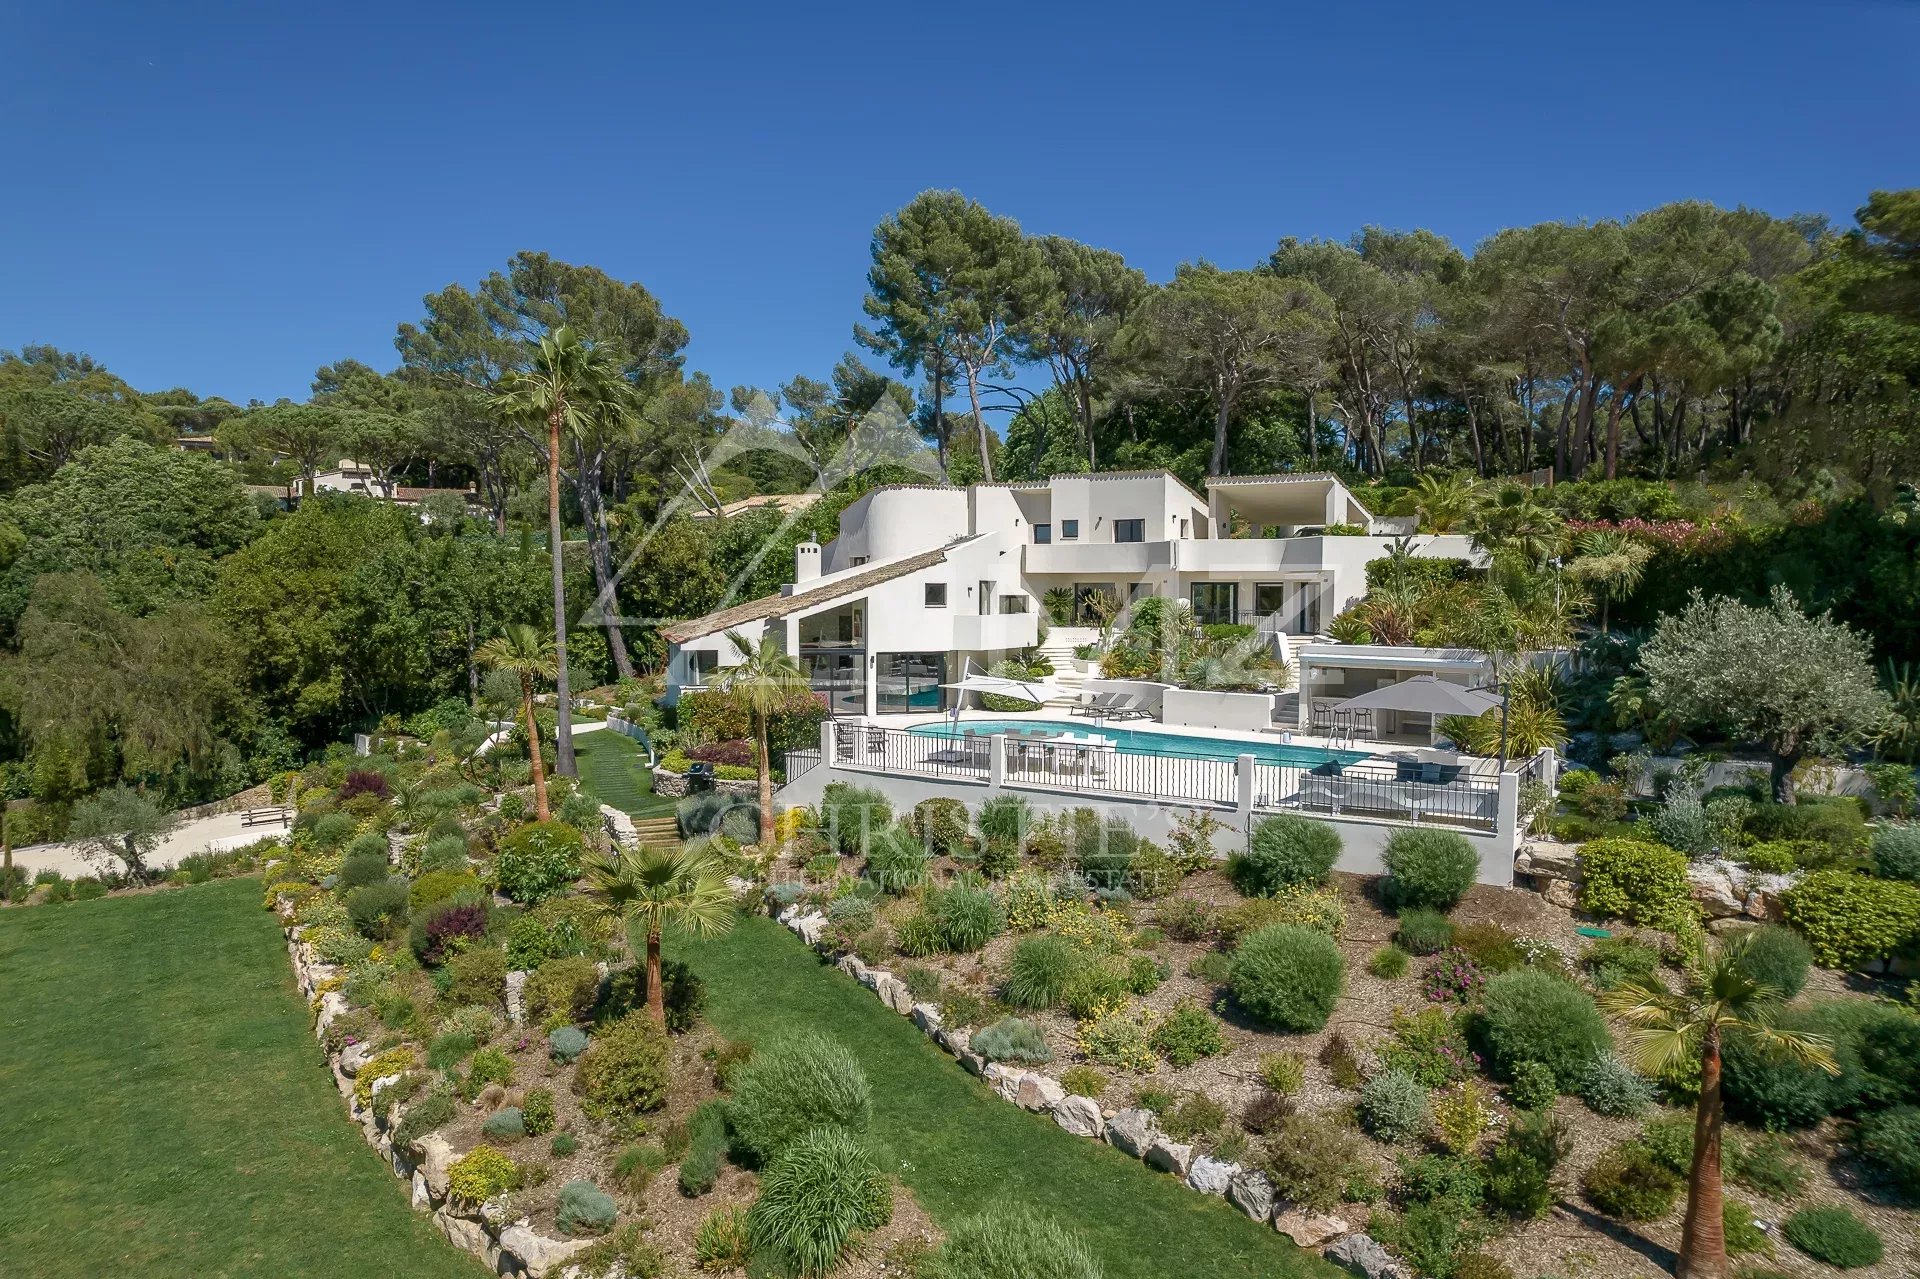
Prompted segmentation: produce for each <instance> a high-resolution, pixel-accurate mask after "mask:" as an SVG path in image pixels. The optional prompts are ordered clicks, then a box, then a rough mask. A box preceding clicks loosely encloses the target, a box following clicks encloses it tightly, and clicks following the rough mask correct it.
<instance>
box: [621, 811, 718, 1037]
mask: <svg viewBox="0 0 1920 1279" xmlns="http://www.w3.org/2000/svg"><path fill="white" fill-rule="evenodd" d="M586 897H587V900H588V901H589V902H591V903H593V905H594V908H595V909H596V910H597V911H598V912H599V913H600V914H601V916H602V917H604V918H610V919H615V920H618V921H621V922H622V923H625V924H630V925H634V926H637V927H639V928H641V929H643V930H644V931H645V933H646V938H647V954H646V965H647V1016H649V1017H651V1018H652V1019H653V1020H654V1021H655V1022H656V1023H657V1024H659V1025H662V1026H664V1025H666V1024H667V1001H666V993H665V991H664V990H663V989H662V984H663V983H662V981H661V977H660V939H661V937H662V935H664V934H665V932H666V930H667V929H668V928H678V929H680V930H682V931H683V932H687V933H691V934H692V935H693V936H695V937H718V936H719V935H721V934H722V933H724V932H726V931H727V930H729V929H731V928H732V927H733V920H734V908H733V892H732V890H731V889H729V888H728V887H727V882H726V876H725V873H724V872H723V870H722V868H721V866H720V863H719V861H718V859H717V858H715V857H714V855H713V850H712V847H711V845H708V844H704V843H703V844H688V845H686V846H684V847H681V848H678V849H661V848H645V847H641V848H622V849H619V850H618V851H616V852H614V853H613V854H612V855H607V854H596V855H595V856H594V857H593V858H592V859H591V860H590V861H589V862H588V863H587V892H586Z"/></svg>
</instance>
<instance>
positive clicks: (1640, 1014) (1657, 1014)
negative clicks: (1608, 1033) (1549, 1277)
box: [1600, 941, 1839, 1279]
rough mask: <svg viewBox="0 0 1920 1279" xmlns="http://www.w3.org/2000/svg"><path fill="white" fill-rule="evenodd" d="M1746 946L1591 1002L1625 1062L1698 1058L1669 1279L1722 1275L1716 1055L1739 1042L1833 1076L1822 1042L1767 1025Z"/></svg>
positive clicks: (1660, 1065) (1698, 956) (1652, 1066)
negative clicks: (1616, 1035) (1689, 1163)
mask: <svg viewBox="0 0 1920 1279" xmlns="http://www.w3.org/2000/svg"><path fill="white" fill-rule="evenodd" d="M1747 945H1748V943H1747V942H1744V941H1743V942H1735V943H1733V944H1731V945H1728V946H1724V947H1722V948H1720V949H1719V950H1718V951H1714V952H1699V951H1696V953H1695V954H1694V956H1693V958H1692V960H1691V962H1690V963H1689V964H1688V967H1687V971H1686V974H1685V979H1684V983H1683V985H1682V987H1681V989H1680V990H1679V991H1678V992H1677V993H1676V992H1673V991H1669V990H1667V989H1665V988H1664V987H1663V986H1661V985H1659V983H1658V982H1656V981H1652V980H1633V981H1628V982H1625V983H1623V984H1621V985H1620V986H1618V987H1616V988H1615V989H1613V990H1611V991H1608V992H1606V993H1605V994H1602V995H1601V996H1600V1006H1601V1007H1602V1008H1603V1009H1605V1010H1606V1011H1607V1012H1608V1013H1610V1014H1611V1015H1612V1016H1614V1017H1616V1018H1618V1019H1619V1020H1620V1021H1622V1022H1624V1023H1625V1024H1626V1026H1627V1041H1628V1044H1629V1047H1630V1051H1631V1053H1632V1055H1633V1057H1634V1058H1635V1064H1636V1065H1638V1066H1639V1067H1640V1068H1641V1069H1642V1070H1644V1071H1646V1072H1647V1073H1648V1074H1652V1075H1660V1074H1665V1073H1667V1072H1670V1071H1672V1070H1674V1069H1675V1068H1684V1067H1687V1066H1689V1065H1690V1064H1691V1062H1692V1060H1693V1056H1694V1054H1696V1053H1698V1054H1699V1058H1700V1100H1699V1101H1698V1103H1696V1104H1695V1106H1694V1112H1693V1167H1692V1169H1691V1172H1690V1174H1689V1176H1688V1178H1687V1216H1686V1222H1685V1224H1684V1225H1683V1226H1682V1227H1681V1234H1680V1262H1679V1265H1678V1266H1677V1267H1676V1268H1675V1271H1674V1273H1675V1274H1676V1275H1677V1276H1678V1279H1724V1276H1725V1275H1726V1273H1727V1241H1726V1234H1725V1231H1724V1229H1723V1227H1722V1224H1721V1215H1720V1214H1721V1208H1722V1199H1721V1174H1720V1134H1721V1128H1722V1125H1723V1117H1722V1114H1721V1097H1720V1054H1721V1050H1722V1048H1723V1047H1724V1046H1725V1044H1726V1043H1727V1042H1728V1041H1729V1040H1733V1039H1740V1040H1743V1041H1745V1042H1747V1043H1749V1044H1751V1045H1752V1046H1753V1047H1755V1048H1757V1049H1759V1050H1760V1051H1762V1052H1766V1053H1769V1054H1772V1055H1776V1056H1785V1057H1790V1058H1794V1059H1796V1060H1799V1061H1802V1062H1805V1063H1807V1064H1809V1065H1813V1066H1818V1067H1819V1068H1820V1069H1822V1070H1825V1071H1827V1072H1829V1073H1831V1074H1838V1073H1839V1067H1838V1066H1837V1065H1836V1064H1835V1063H1834V1058H1833V1049H1832V1045H1831V1044H1829V1043H1828V1042H1827V1041H1826V1040H1825V1039H1823V1038H1822V1037H1820V1036H1818V1035H1808V1034H1802V1033H1800V1032H1797V1031H1790V1030H1782V1029H1780V1028H1779V1027H1778V1026H1776V1025H1775V1024H1774V1021H1775V1018H1776V1017H1777V1015H1778V1013H1779V1011H1780V1007H1781V998H1780V992H1779V991H1777V990H1774V989H1773V988H1771V987H1769V986H1766V985H1763V984H1762V983H1760V982H1758V981H1756V980H1754V979H1753V978H1752V977H1750V976H1748V975H1747V972H1746V968H1747V965H1746V964H1745V962H1744V960H1745V952H1746V947H1747Z"/></svg>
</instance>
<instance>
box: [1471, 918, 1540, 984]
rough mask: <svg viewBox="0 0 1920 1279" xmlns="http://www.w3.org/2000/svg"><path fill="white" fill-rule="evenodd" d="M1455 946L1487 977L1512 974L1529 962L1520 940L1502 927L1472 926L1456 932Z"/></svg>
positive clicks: (1490, 925) (1495, 925) (1496, 925)
mask: <svg viewBox="0 0 1920 1279" xmlns="http://www.w3.org/2000/svg"><path fill="white" fill-rule="evenodd" d="M1453 945H1454V948H1455V949H1456V950H1461V951H1464V952H1466V955H1467V957H1468V958H1469V959H1471V960H1473V962H1474V964H1475V965H1477V966H1478V967H1479V969H1480V970H1481V971H1482V972H1485V973H1510V972H1512V971H1513V970H1514V969H1516V968H1519V967H1522V966H1523V965H1525V964H1526V962H1527V953H1526V950H1525V949H1524V948H1523V947H1522V945H1521V941H1520V938H1519V937H1518V936H1517V935H1515V934H1513V933H1511V932H1508V931H1507V930H1506V929H1505V928H1502V927H1501V926H1500V925H1498V924H1468V925H1467V926H1466V927H1465V928H1461V929H1458V930H1456V931H1455V932H1454V934H1453Z"/></svg>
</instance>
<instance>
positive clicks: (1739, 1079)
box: [1723, 999, 1920, 1128]
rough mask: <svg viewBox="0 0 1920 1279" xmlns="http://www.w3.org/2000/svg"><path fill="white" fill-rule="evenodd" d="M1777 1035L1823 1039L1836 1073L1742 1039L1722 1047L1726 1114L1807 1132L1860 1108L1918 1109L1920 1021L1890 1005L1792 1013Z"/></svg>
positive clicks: (1830, 1004)
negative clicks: (1795, 1033) (1913, 1105)
mask: <svg viewBox="0 0 1920 1279" xmlns="http://www.w3.org/2000/svg"><path fill="white" fill-rule="evenodd" d="M1776 1024H1777V1025H1779V1026H1780V1027H1781V1028H1782V1029H1787V1030H1798V1031H1803V1032H1811V1033H1813V1034H1817V1035H1821V1036H1824V1037H1825V1038H1826V1039H1827V1040H1828V1042H1829V1043H1830V1044H1831V1045H1832V1047H1833V1055H1834V1058H1835V1060H1836V1061H1837V1063H1838V1065H1839V1067H1840V1074H1839V1075H1838V1076H1837V1077H1836V1076H1832V1075H1829V1074H1827V1073H1826V1072H1825V1071H1823V1070H1821V1069H1820V1068H1819V1067H1817V1066H1812V1065H1808V1064H1805V1063H1802V1062H1798V1061H1795V1060H1793V1059H1792V1058H1790V1057H1787V1056H1784V1055H1769V1054H1767V1053H1765V1052H1763V1051H1761V1050H1760V1049H1759V1048H1757V1047H1756V1046H1754V1045H1753V1044H1752V1043H1750V1042H1748V1041H1747V1040H1745V1039H1744V1038H1742V1039H1733V1040H1730V1041H1729V1042H1728V1043H1727V1046H1726V1050H1725V1054H1724V1062H1723V1064H1724V1070H1725V1074H1724V1079H1725V1087H1726V1093H1727V1105H1728V1108H1729V1109H1730V1110H1731V1111H1733V1112H1734V1113H1735V1114H1737V1115H1739V1116H1741V1117H1742V1118H1746V1119H1750V1120H1753V1121H1754V1122H1756V1123H1760V1124H1763V1125H1765V1126H1767V1127H1769V1128H1804V1127H1810V1126H1811V1125H1814V1124H1817V1123H1819V1122H1820V1121H1821V1120H1822V1119H1824V1118H1826V1117H1827V1116H1828V1115H1830V1114H1837V1113H1845V1112H1847V1111H1850V1110H1853V1109H1856V1108H1860V1107H1885V1106H1897V1105H1901V1104H1905V1103H1911V1102H1920V1018H1916V1017H1915V1016H1914V1015H1913V1014H1911V1013H1908V1012H1905V1011H1903V1010H1902V1009H1900V1008H1898V1007H1896V1006H1894V1005H1891V1004H1876V1003H1868V1002H1865V1001H1862V1000H1847V999H1834V1000H1826V1001H1823V1002H1820V1003H1817V1004H1813V1005H1811V1006H1808V1007H1794V1008H1789V1009H1787V1010H1786V1011H1784V1012H1783V1013H1781V1014H1780V1016H1779V1017H1778V1018H1777V1022H1776Z"/></svg>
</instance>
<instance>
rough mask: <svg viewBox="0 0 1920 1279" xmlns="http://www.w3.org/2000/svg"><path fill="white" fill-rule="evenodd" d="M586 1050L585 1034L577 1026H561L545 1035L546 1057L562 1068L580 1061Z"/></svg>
mask: <svg viewBox="0 0 1920 1279" xmlns="http://www.w3.org/2000/svg"><path fill="white" fill-rule="evenodd" d="M586 1050H587V1032H586V1031H584V1030H581V1029H580V1028H579V1027H578V1026H561V1027H560V1028H558V1029H557V1030H553V1031H549V1032H548V1034H547V1055H548V1056H550V1057H552V1058H553V1059H554V1060H555V1061H557V1062H559V1063H560V1064H561V1065H563V1066H565V1065H571V1064H572V1063H574V1062H576V1061H578V1060H580V1054H581V1053H583V1052H585V1051H586Z"/></svg>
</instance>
